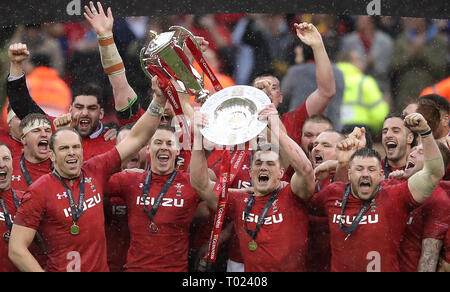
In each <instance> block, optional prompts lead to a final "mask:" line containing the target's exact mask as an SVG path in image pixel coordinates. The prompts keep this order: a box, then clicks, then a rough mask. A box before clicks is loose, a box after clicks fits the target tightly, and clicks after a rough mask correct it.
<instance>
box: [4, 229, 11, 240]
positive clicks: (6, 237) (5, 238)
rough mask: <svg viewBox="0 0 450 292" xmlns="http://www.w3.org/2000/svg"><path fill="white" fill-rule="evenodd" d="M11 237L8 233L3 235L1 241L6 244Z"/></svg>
mask: <svg viewBox="0 0 450 292" xmlns="http://www.w3.org/2000/svg"><path fill="white" fill-rule="evenodd" d="M10 236H11V233H10V232H9V231H7V232H5V233H3V240H4V241H6V242H9V237H10Z"/></svg>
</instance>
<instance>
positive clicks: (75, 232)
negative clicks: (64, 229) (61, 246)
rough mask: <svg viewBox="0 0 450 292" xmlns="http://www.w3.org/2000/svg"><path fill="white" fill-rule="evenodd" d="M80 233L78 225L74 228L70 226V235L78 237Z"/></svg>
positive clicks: (74, 225)
mask: <svg viewBox="0 0 450 292" xmlns="http://www.w3.org/2000/svg"><path fill="white" fill-rule="evenodd" d="M79 233H80V227H78V225H76V224H75V223H73V225H72V226H70V234H72V235H78V234H79Z"/></svg>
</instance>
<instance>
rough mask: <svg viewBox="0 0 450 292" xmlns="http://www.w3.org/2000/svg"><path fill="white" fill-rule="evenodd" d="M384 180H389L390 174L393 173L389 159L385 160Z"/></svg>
mask: <svg viewBox="0 0 450 292" xmlns="http://www.w3.org/2000/svg"><path fill="white" fill-rule="evenodd" d="M383 168H384V178H386V179H387V178H389V174H390V173H391V172H392V169H391V166H390V165H389V163H388V160H387V157H386V158H385V160H384V167H383Z"/></svg>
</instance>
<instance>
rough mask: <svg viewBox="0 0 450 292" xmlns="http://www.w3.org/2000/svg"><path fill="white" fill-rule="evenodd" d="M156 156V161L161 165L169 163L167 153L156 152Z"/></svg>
mask: <svg viewBox="0 0 450 292" xmlns="http://www.w3.org/2000/svg"><path fill="white" fill-rule="evenodd" d="M156 158H157V159H158V162H159V164H160V165H161V166H168V165H169V160H170V157H169V155H167V154H158V155H157V156H156Z"/></svg>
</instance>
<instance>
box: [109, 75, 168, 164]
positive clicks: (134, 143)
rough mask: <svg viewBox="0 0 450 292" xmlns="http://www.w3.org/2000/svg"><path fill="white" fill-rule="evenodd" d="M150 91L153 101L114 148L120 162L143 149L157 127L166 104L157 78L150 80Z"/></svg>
mask: <svg viewBox="0 0 450 292" xmlns="http://www.w3.org/2000/svg"><path fill="white" fill-rule="evenodd" d="M152 89H153V91H154V94H153V100H152V102H151V104H150V106H149V108H148V110H147V111H146V112H145V113H144V114H143V115H142V116H141V117H140V118H139V120H138V121H137V122H136V124H135V125H134V126H133V128H131V131H130V134H128V136H127V137H126V138H125V139H124V140H123V141H122V142H120V144H119V145H117V146H116V148H117V151H118V152H119V154H120V158H121V159H122V161H123V160H126V159H127V158H129V157H130V156H131V155H133V154H135V153H137V152H138V151H139V150H140V149H141V148H142V147H144V146H145V145H146V144H147V143H148V141H149V140H150V139H151V137H152V136H153V134H154V133H155V131H156V129H157V128H158V126H159V122H160V119H161V115H162V113H163V111H164V105H165V104H166V98H165V96H164V94H163V93H162V90H161V88H160V87H159V83H158V77H157V76H155V77H153V79H152ZM152 109H157V111H153V110H152Z"/></svg>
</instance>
